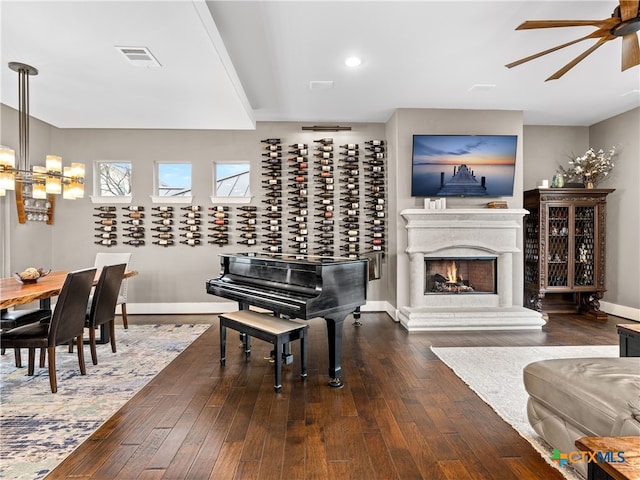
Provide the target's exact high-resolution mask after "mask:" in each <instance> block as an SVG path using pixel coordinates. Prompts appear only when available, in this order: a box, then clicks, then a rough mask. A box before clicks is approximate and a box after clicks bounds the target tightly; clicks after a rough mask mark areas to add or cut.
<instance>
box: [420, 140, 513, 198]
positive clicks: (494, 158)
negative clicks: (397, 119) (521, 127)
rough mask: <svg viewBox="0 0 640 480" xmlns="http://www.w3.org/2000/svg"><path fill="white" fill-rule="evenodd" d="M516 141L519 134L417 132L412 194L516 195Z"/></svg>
mask: <svg viewBox="0 0 640 480" xmlns="http://www.w3.org/2000/svg"><path fill="white" fill-rule="evenodd" d="M517 141H518V137H517V135H414V136H413V154H412V170H411V196H413V197H503V196H507V197H508V196H513V182H514V176H515V169H516V145H517Z"/></svg>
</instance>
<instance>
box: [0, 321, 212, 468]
mask: <svg viewBox="0 0 640 480" xmlns="http://www.w3.org/2000/svg"><path fill="white" fill-rule="evenodd" d="M207 328H209V325H204V324H202V325H130V326H129V329H128V330H124V329H122V328H121V327H116V347H117V350H118V351H117V353H115V354H114V353H112V352H111V346H110V345H109V344H106V345H98V365H93V364H92V363H91V354H90V352H89V346H88V345H85V347H84V354H85V361H86V364H87V375H80V371H79V370H78V357H77V353H76V352H75V350H74V353H73V354H70V353H68V348H67V347H66V346H60V347H58V348H57V350H56V363H57V369H56V370H57V378H58V393H56V394H52V393H51V389H50V386H49V376H48V374H47V368H46V367H45V368H38V360H37V359H36V370H35V375H34V376H33V377H27V376H26V371H27V369H26V365H27V351H26V350H23V351H22V363H23V365H24V368H16V367H15V363H14V357H13V352H12V351H7V353H6V354H5V355H2V356H0V408H1V410H0V478H3V479H20V480H21V479H25V480H26V479H29V480H33V479H40V478H43V477H44V476H45V475H46V474H47V473H48V472H49V471H51V470H52V469H53V468H54V467H55V466H56V465H57V464H58V463H60V462H61V461H62V460H63V459H64V458H65V457H66V456H67V455H69V454H70V453H71V452H72V451H73V450H74V449H75V448H76V447H77V446H78V445H80V444H81V443H82V442H83V441H84V440H85V439H87V438H88V437H89V436H90V435H91V434H92V433H93V432H94V431H95V430H97V429H98V427H100V425H102V424H103V423H104V422H105V421H107V420H108V419H109V418H110V417H111V416H112V415H113V414H114V413H115V412H117V411H118V409H120V407H122V406H123V405H124V404H125V403H126V402H127V401H128V400H129V399H130V398H132V397H133V396H134V395H135V394H136V393H137V392H138V391H139V390H140V389H141V388H142V387H143V386H144V385H146V384H147V383H148V382H149V381H150V380H151V379H152V378H153V377H154V376H155V375H156V374H158V372H160V371H161V370H162V369H163V368H164V367H165V366H166V365H168V364H169V363H170V362H171V361H172V360H173V359H174V358H175V357H177V356H178V355H179V354H180V353H181V352H182V351H183V350H184V349H185V348H187V347H188V346H189V345H190V344H191V343H192V342H193V341H194V340H195V339H196V338H198V337H199V336H200V335H201V334H202V333H203V332H204V331H205V330H206V329H207Z"/></svg>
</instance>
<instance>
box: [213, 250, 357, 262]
mask: <svg viewBox="0 0 640 480" xmlns="http://www.w3.org/2000/svg"><path fill="white" fill-rule="evenodd" d="M219 256H220V257H239V258H247V259H249V258H251V259H261V260H275V261H282V262H288V263H300V264H305V265H309V264H316V265H326V264H337V263H349V262H354V261H358V259H356V260H354V259H352V258H347V257H327V256H321V255H305V254H299V253H260V252H241V253H220V254H219Z"/></svg>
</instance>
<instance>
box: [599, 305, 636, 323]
mask: <svg viewBox="0 0 640 480" xmlns="http://www.w3.org/2000/svg"><path fill="white" fill-rule="evenodd" d="M600 310H602V311H603V312H606V313H608V314H610V315H615V316H616V317H622V318H628V319H629V320H635V321H636V322H640V309H639V308H632V307H627V306H624V305H617V304H615V303H609V302H600Z"/></svg>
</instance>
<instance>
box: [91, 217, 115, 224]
mask: <svg viewBox="0 0 640 480" xmlns="http://www.w3.org/2000/svg"><path fill="white" fill-rule="evenodd" d="M93 223H95V224H96V225H117V224H118V222H117V221H116V220H114V219H112V218H105V219H104V220H100V221H98V222H93Z"/></svg>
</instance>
